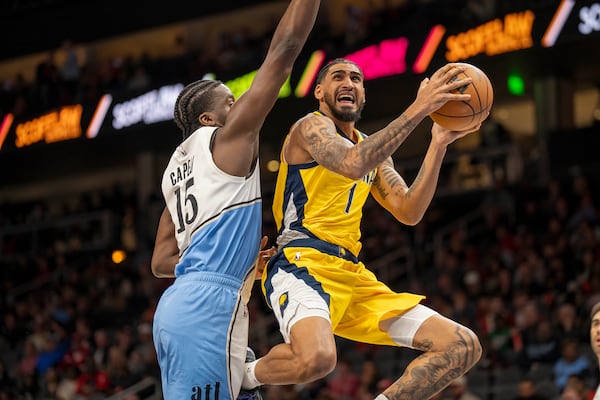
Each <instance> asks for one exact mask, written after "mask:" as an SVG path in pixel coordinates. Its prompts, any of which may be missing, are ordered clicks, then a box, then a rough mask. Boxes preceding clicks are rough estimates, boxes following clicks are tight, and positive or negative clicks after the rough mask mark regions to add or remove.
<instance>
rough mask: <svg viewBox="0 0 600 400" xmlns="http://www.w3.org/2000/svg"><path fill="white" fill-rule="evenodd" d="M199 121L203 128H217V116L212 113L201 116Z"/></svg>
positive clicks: (204, 113)
mask: <svg viewBox="0 0 600 400" xmlns="http://www.w3.org/2000/svg"><path fill="white" fill-rule="evenodd" d="M198 121H200V125H202V126H215V125H216V122H217V121H216V119H215V116H214V115H213V113H211V112H203V113H202V114H200V116H199V117H198Z"/></svg>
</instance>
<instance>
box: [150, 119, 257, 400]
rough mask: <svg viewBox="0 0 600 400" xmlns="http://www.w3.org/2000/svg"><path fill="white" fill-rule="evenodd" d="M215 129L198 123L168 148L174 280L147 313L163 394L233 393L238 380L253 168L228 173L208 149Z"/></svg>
mask: <svg viewBox="0 0 600 400" xmlns="http://www.w3.org/2000/svg"><path fill="white" fill-rule="evenodd" d="M216 130H217V128H216V127H202V128H200V129H198V130H197V131H196V132H194V133H193V134H192V135H190V136H189V137H188V138H187V139H186V140H185V141H184V142H183V143H182V144H181V145H180V146H179V147H177V149H176V150H175V151H174V153H173V155H172V156H171V159H170V161H169V164H168V166H167V168H166V170H165V172H164V175H163V180H162V191H163V195H164V198H165V201H166V205H167V208H168V210H169V212H170V214H171V218H172V220H173V223H174V225H175V235H176V238H177V245H178V247H179V255H180V258H179V263H178V264H177V265H176V267H175V276H176V279H175V282H174V283H173V285H172V286H170V287H169V288H168V289H167V290H166V291H165V293H164V294H163V295H162V297H161V299H160V301H159V304H158V306H157V310H156V313H155V316H154V327H153V330H154V331H153V334H154V343H155V347H156V351H157V355H158V361H159V364H160V367H161V375H162V384H163V394H164V396H165V400H171V399H184V398H188V399H189V398H198V399H205V398H206V399H221V400H223V399H233V398H235V397H236V396H237V394H238V392H239V390H240V387H241V382H242V377H243V368H244V360H245V356H246V347H247V337H248V313H247V309H246V302H247V300H248V298H247V296H248V295H247V293H248V292H249V290H248V288H249V287H251V285H252V283H253V281H254V268H253V265H254V263H255V261H256V258H257V256H258V251H259V250H260V249H259V247H260V238H261V222H262V202H261V194H260V172H259V168H258V166H256V167H255V168H254V170H253V172H252V174H251V175H250V176H248V177H238V176H232V175H229V174H227V173H225V172H223V171H221V170H220V169H219V168H218V167H217V166H216V165H215V163H214V161H213V158H212V154H211V151H210V146H211V141H212V137H213V135H214V134H218V133H217V131H216Z"/></svg>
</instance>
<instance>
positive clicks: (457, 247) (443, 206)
mask: <svg viewBox="0 0 600 400" xmlns="http://www.w3.org/2000/svg"><path fill="white" fill-rule="evenodd" d="M594 182H598V180H594V179H591V177H587V176H584V175H578V176H573V177H570V179H568V180H566V181H565V180H563V181H559V180H552V181H551V182H549V184H548V185H545V186H543V187H536V186H532V185H530V184H528V183H527V182H521V183H519V184H517V185H516V186H514V187H509V186H504V185H496V186H495V187H494V188H492V189H489V190H487V191H483V192H481V193H479V194H478V195H477V196H476V199H475V200H469V201H470V202H473V201H476V203H475V204H476V207H475V209H476V210H477V212H475V213H470V214H469V217H468V218H466V217H465V214H464V213H463V212H461V211H460V210H459V209H458V208H457V207H453V203H456V202H457V201H459V202H460V201H461V196H460V195H457V196H456V197H455V198H453V199H450V198H440V199H436V200H435V201H434V203H433V204H432V206H431V208H430V210H429V211H428V213H427V216H426V218H425V220H424V221H423V222H422V223H421V224H419V225H417V226H416V227H405V226H402V225H401V224H399V223H397V222H394V220H393V218H392V217H391V215H389V214H387V212H385V211H384V210H382V209H381V208H380V207H378V206H376V205H375V204H374V203H368V204H367V206H366V208H365V221H366V222H365V223H364V226H363V234H364V238H363V241H364V244H365V246H364V250H363V253H362V258H363V260H365V262H366V263H367V265H370V266H371V267H372V268H373V269H374V270H375V271H377V272H378V273H379V274H380V275H384V276H389V277H394V278H393V279H392V280H391V281H389V284H390V286H391V287H393V288H395V289H396V290H408V291H412V292H417V293H422V294H425V295H426V296H427V299H426V300H425V302H426V303H427V304H428V305H430V306H431V307H433V308H434V309H436V310H438V311H439V312H441V313H442V314H444V315H446V316H448V317H450V318H453V319H455V320H458V321H461V322H462V323H464V324H466V325H467V326H469V327H471V328H472V329H474V330H475V331H476V332H477V334H478V335H479V337H480V338H481V341H482V343H483V345H484V357H483V359H482V361H480V363H479V364H478V365H477V366H476V367H475V369H474V370H473V371H471V372H470V373H469V374H467V376H466V377H465V378H464V379H462V380H460V381H457V382H455V383H453V384H452V385H451V386H450V387H449V388H448V389H447V390H446V391H445V392H444V393H443V394H442V395H440V397H439V398H440V399H459V398H462V397H460V396H458V395H457V394H454V392H456V393H458V392H461V391H464V390H467V389H469V390H471V391H473V393H475V395H476V396H478V397H476V398H480V399H491V398H495V399H509V398H515V399H516V398H517V395H518V393H519V391H520V390H523V391H526V390H527V385H529V386H531V387H532V388H533V389H532V390H534V389H536V388H537V387H538V386H543V389H541V390H540V392H541V394H539V393H538V395H539V396H541V397H536V398H538V399H544V398H545V399H549V400H558V399H567V397H560V396H563V394H564V393H570V392H571V391H572V390H571V389H573V388H574V387H578V388H579V392H581V393H582V394H581V395H580V396H579V397H575V398H576V399H582V400H583V399H587V397H585V395H584V394H589V393H591V391H592V390H593V388H595V387H596V385H597V383H598V378H599V376H600V374H599V371H598V366H597V361H596V360H595V358H594V356H593V354H591V353H590V346H589V316H588V314H589V310H590V306H591V304H592V303H593V302H595V301H598V300H600V246H599V243H600V229H599V228H600V220H599V215H598V207H597V205H596V204H597V201H598V200H597V199H598V187H596V186H595V184H594ZM154 202H155V203H156V204H155V205H154V206H151V205H150V204H149V205H148V208H146V207H140V206H138V204H139V202H138V201H137V199H136V198H135V194H134V193H128V192H127V191H126V190H123V189H118V188H115V189H113V190H107V191H106V192H103V193H92V194H87V195H86V196H82V197H81V198H79V199H77V201H76V202H73V201H72V199H71V200H70V201H63V202H62V203H61V202H58V201H56V202H32V203H29V204H23V203H20V204H3V205H2V208H1V209H0V210H1V212H0V216H1V218H2V221H0V222H1V223H2V226H3V227H7V228H8V229H7V230H6V231H5V232H7V233H4V234H2V236H1V237H0V244H1V248H0V249H1V251H0V266H1V268H0V274H1V277H2V279H1V282H2V290H1V291H0V293H1V297H0V306H1V307H0V314H1V315H2V320H1V321H0V381H1V384H0V399H61V400H67V399H78V400H79V399H95V398H105V397H108V396H110V395H114V394H117V393H119V392H120V391H122V390H123V389H125V388H127V387H129V386H131V385H132V384H134V383H135V382H137V381H139V380H141V379H143V378H144V377H154V378H156V379H158V377H159V371H158V369H157V364H156V359H155V353H154V349H153V346H152V337H151V326H152V316H153V310H154V306H155V304H156V301H157V299H158V297H159V296H160V294H161V293H162V291H163V290H164V289H165V288H166V287H167V285H168V284H170V280H169V279H157V278H155V277H153V276H152V274H151V272H150V268H149V258H150V252H151V248H152V240H153V229H155V224H154V222H152V223H150V224H148V223H147V220H148V218H149V215H148V214H149V211H148V210H154V211H153V214H154V216H153V218H154V219H153V221H156V218H158V215H159V212H160V209H161V204H160V200H158V199H155V200H154ZM102 211H106V212H109V213H110V214H111V216H112V218H110V219H103V220H102V221H104V222H98V221H96V222H94V224H92V225H89V221H95V220H94V219H89V218H86V216H89V215H95V214H94V213H98V212H102ZM74 217H75V218H74ZM78 217H79V218H78ZM66 218H68V221H71V222H69V223H61V221H63V222H64V221H66ZM150 219H151V220H152V218H150ZM73 221H75V222H73ZM104 224H108V226H109V228H108V229H106V226H104ZM18 226H27V227H29V230H28V231H27V232H25V233H23V232H22V231H19V230H18V229H13V230H12V231H11V229H10V228H11V227H13V228H14V227H18ZM36 226H44V227H46V228H44V229H41V228H40V229H39V230H36V229H34V228H35V227H36ZM101 230H108V231H109V232H110V234H109V235H108V240H105V241H103V242H102V243H100V245H99V246H98V248H97V249H95V248H94V247H93V246H89V245H90V243H95V242H96V243H97V241H98V238H95V237H94V234H93V233H94V232H96V231H101ZM264 230H265V232H264V233H265V234H266V235H268V236H269V238H270V241H271V242H274V239H275V236H274V235H275V230H274V227H273V224H272V221H271V220H270V219H269V217H268V213H267V212H266V213H265V225H264ZM10 232H13V233H10ZM443 232H445V234H441V233H443ZM24 241H25V242H26V243H28V245H27V246H21V245H20V244H21V243H23V242H24ZM32 246H34V247H32ZM399 248H407V249H408V250H409V251H410V252H411V253H412V255H413V257H412V260H413V261H412V264H413V268H412V272H410V273H409V272H407V269H406V265H404V260H394V259H391V261H390V259H387V260H386V257H385V256H386V255H387V254H390V253H393V252H394V251H396V250H397V249H399ZM89 249H91V250H89ZM113 249H123V250H125V254H126V258H125V260H124V261H122V262H121V261H120V260H117V259H112V258H111V251H112V250H113ZM382 263H384V264H382ZM393 270H398V271H404V272H401V273H397V274H394V273H391V272H390V271H393ZM250 315H251V330H250V344H251V346H252V347H254V348H255V350H256V351H257V353H258V354H261V353H264V352H265V351H267V350H268V348H270V346H272V345H274V344H276V343H279V342H281V336H280V335H279V333H278V330H277V326H276V322H275V320H274V318H273V317H272V316H271V314H270V312H269V310H268V308H267V307H266V306H265V303H264V301H263V299H262V298H261V296H260V292H259V291H258V287H257V286H256V287H255V293H254V295H253V297H252V300H251V301H250ZM338 344H339V352H340V355H339V363H338V366H337V368H336V370H335V371H334V372H333V373H332V374H331V375H330V376H328V377H327V378H325V379H323V380H320V381H318V382H315V383H313V384H310V385H302V386H290V387H288V386H284V387H267V388H265V389H264V391H265V397H266V399H269V400H282V399H302V400H303V399H334V400H347V399H360V400H362V399H371V398H373V397H374V396H373V395H374V394H375V393H377V392H378V391H379V390H381V388H382V387H385V385H387V384H389V383H390V382H391V380H394V379H395V378H396V377H397V376H399V374H401V373H402V370H403V369H404V367H405V366H406V365H407V364H408V363H409V362H410V360H411V359H412V358H413V357H415V356H416V355H417V354H416V353H415V352H414V351H413V350H410V349H396V348H382V347H376V346H370V345H364V344H359V343H353V342H348V341H345V340H341V339H340V340H339V343H338ZM461 387H464V388H463V389H461ZM521 387H523V389H521ZM146 395H148V394H144V393H143V392H142V393H137V394H135V395H131V396H129V397H128V398H129V399H143V398H146V397H145V396H146ZM509 395H510V397H509ZM544 396H545V397H544ZM519 398H534V397H526V396H521V397H519ZM568 398H569V399H570V398H572V397H568Z"/></svg>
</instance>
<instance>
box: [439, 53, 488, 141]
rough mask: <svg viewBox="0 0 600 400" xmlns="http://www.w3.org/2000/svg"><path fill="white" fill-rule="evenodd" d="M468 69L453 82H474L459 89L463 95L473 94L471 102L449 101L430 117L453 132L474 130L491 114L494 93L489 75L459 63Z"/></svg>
mask: <svg viewBox="0 0 600 400" xmlns="http://www.w3.org/2000/svg"><path fill="white" fill-rule="evenodd" d="M457 64H459V65H461V66H464V67H466V69H465V70H464V71H463V72H461V73H459V74H458V75H456V76H455V77H454V78H452V80H455V79H464V78H465V77H470V78H471V79H472V80H473V81H472V82H471V83H470V84H468V85H466V86H463V87H461V88H459V89H458V91H460V92H461V93H469V94H471V100H469V101H449V102H447V103H446V104H444V105H443V106H442V107H441V108H440V109H439V110H437V111H434V112H433V113H431V114H430V115H429V116H430V117H431V119H433V120H434V121H435V122H437V123H438V124H440V125H442V126H443V127H445V128H448V129H451V130H453V131H462V130H466V129H469V128H472V127H474V126H476V125H477V124H479V123H480V122H482V121H483V120H485V119H486V118H487V117H488V115H489V114H490V109H491V108H492V102H493V101H494V91H493V89H492V84H491V82H490V80H489V78H488V77H487V75H486V74H485V73H484V72H483V71H482V70H480V69H479V68H477V67H476V66H474V65H471V64H467V63H457Z"/></svg>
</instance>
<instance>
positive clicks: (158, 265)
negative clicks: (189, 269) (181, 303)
mask: <svg viewBox="0 0 600 400" xmlns="http://www.w3.org/2000/svg"><path fill="white" fill-rule="evenodd" d="M150 269H151V271H152V275H154V276H155V277H157V278H172V277H174V276H175V265H173V263H172V262H168V261H167V260H164V259H159V258H157V257H152V260H151V261H150Z"/></svg>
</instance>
